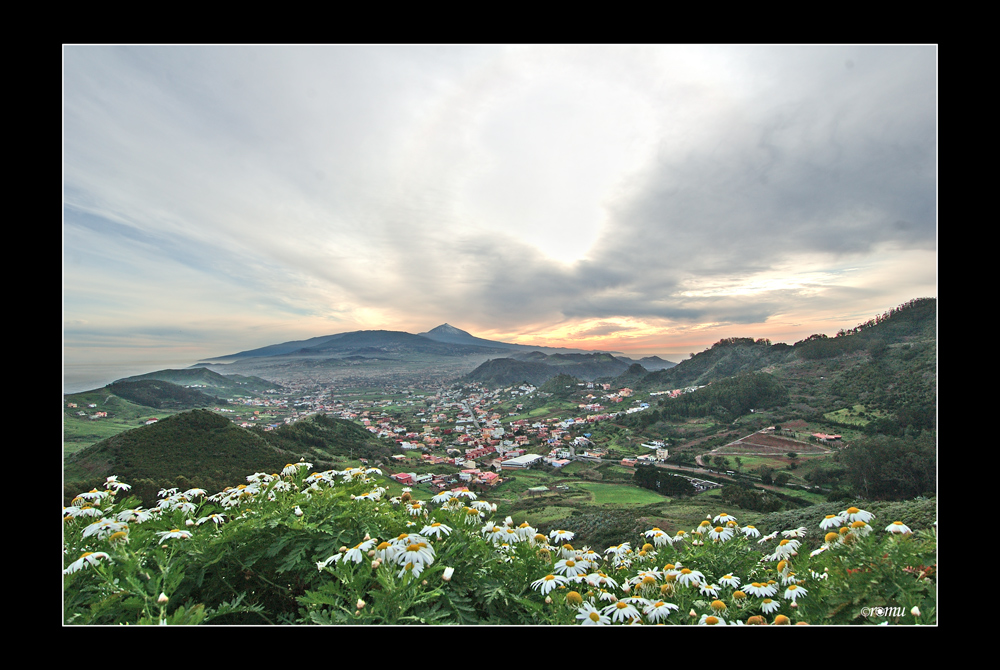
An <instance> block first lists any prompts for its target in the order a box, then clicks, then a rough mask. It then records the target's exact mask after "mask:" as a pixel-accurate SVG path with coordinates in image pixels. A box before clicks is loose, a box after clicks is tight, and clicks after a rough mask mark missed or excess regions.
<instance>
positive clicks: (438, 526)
mask: <svg viewBox="0 0 1000 670" xmlns="http://www.w3.org/2000/svg"><path fill="white" fill-rule="evenodd" d="M442 533H444V534H445V535H451V527H450V526H446V525H444V524H443V523H438V522H437V521H435V522H434V523H432V524H431V525H429V526H424V527H423V529H421V531H420V534H421V535H433V536H434V537H435V538H437V539H438V540H440V539H441V534H442Z"/></svg>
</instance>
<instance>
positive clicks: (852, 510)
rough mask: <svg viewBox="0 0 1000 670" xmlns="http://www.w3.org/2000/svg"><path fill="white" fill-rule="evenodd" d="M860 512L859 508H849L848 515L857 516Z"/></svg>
mask: <svg viewBox="0 0 1000 670" xmlns="http://www.w3.org/2000/svg"><path fill="white" fill-rule="evenodd" d="M860 511H861V510H859V509H858V508H857V507H848V508H847V513H848V514H857V513H858V512H860Z"/></svg>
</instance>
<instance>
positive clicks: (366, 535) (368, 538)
mask: <svg viewBox="0 0 1000 670" xmlns="http://www.w3.org/2000/svg"><path fill="white" fill-rule="evenodd" d="M370 539H372V536H371V535H369V534H368V533H365V542H367V541H368V540H370Z"/></svg>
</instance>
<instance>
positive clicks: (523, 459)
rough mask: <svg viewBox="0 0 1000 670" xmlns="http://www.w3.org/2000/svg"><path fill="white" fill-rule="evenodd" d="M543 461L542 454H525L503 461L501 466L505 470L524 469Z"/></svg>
mask: <svg viewBox="0 0 1000 670" xmlns="http://www.w3.org/2000/svg"><path fill="white" fill-rule="evenodd" d="M541 462H542V457H541V455H540V454H525V455H524V456H518V457H517V458H511V459H509V460H506V461H502V462H501V463H500V467H501V468H503V469H504V470H523V469H525V468H530V467H531V466H532V465H535V464H536V463H541Z"/></svg>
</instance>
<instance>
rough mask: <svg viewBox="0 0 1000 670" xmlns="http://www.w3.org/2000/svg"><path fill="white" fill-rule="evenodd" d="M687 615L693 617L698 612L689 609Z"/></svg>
mask: <svg viewBox="0 0 1000 670" xmlns="http://www.w3.org/2000/svg"><path fill="white" fill-rule="evenodd" d="M688 616H689V617H691V618H692V619H693V618H694V617H696V616H698V613H697V612H695V611H694V610H691V611H690V612H688Z"/></svg>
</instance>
